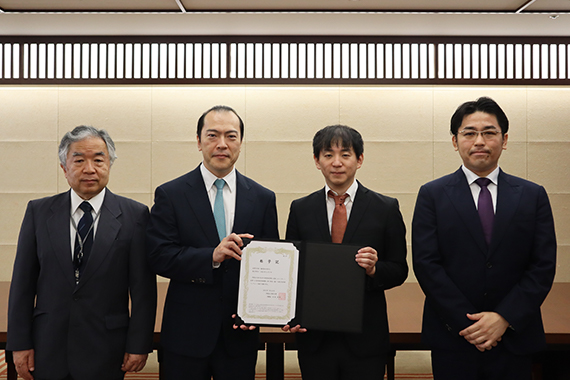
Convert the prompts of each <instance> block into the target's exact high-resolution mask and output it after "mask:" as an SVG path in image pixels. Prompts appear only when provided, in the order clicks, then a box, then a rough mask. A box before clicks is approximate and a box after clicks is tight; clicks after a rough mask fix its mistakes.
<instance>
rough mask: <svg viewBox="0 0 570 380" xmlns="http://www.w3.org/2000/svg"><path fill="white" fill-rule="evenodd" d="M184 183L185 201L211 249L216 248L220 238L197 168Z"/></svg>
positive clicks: (198, 168)
mask: <svg viewBox="0 0 570 380" xmlns="http://www.w3.org/2000/svg"><path fill="white" fill-rule="evenodd" d="M186 183H187V184H188V189H187V191H185V192H184V193H185V195H186V201H187V202H188V205H189V206H190V208H191V209H192V211H193V212H194V215H195V217H196V220H197V222H198V224H199V225H200V227H201V228H202V232H203V233H204V236H206V237H207V238H208V241H209V242H210V245H211V246H212V247H216V246H217V245H218V244H219V243H220V237H219V236H218V229H217V228H216V221H215V219H214V213H213V212H212V206H211V204H210V199H209V198H208V193H207V192H206V185H205V184H204V179H203V178H202V174H201V173H200V167H199V166H198V167H197V168H196V169H194V170H193V171H191V172H190V173H188V176H187V180H186ZM238 194H239V192H238Z"/></svg>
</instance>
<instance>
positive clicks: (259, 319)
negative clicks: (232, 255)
mask: <svg viewBox="0 0 570 380" xmlns="http://www.w3.org/2000/svg"><path fill="white" fill-rule="evenodd" d="M298 267H299V251H298V250H297V248H296V247H295V245H293V243H288V242H268V241H255V240H254V241H251V242H250V243H249V244H248V245H247V246H246V247H245V248H244V249H243V253H242V260H241V266H240V282H239V284H240V285H239V295H238V315H239V316H240V318H241V319H242V320H243V321H244V323H246V324H252V325H255V324H265V325H285V324H287V323H288V322H289V321H290V320H291V319H293V317H295V303H296V298H297V271H298Z"/></svg>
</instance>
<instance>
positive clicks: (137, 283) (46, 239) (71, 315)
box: [6, 126, 156, 380]
mask: <svg viewBox="0 0 570 380" xmlns="http://www.w3.org/2000/svg"><path fill="white" fill-rule="evenodd" d="M115 158H116V155H115V145H114V143H113V140H112V139H111V137H110V136H109V134H108V133H107V132H106V131H104V130H98V129H96V128H93V127H89V126H79V127H76V128H75V129H74V130H73V131H71V132H68V133H66V134H65V136H64V137H63V138H62V140H61V143H60V146H59V159H60V162H61V168H62V169H63V172H64V174H65V178H66V179H67V182H68V183H69V186H70V187H71V189H70V190H69V191H66V192H64V193H61V194H57V195H55V196H51V197H47V198H43V199H38V200H33V201H30V202H29V203H28V207H27V210H26V214H25V216H24V221H23V222H22V227H21V229H20V236H19V239H18V248H17V252H16V260H15V262H14V271H13V275H12V283H11V286H10V299H9V306H8V343H7V347H6V348H7V350H10V351H13V356H14V364H15V365H16V370H17V371H18V374H19V375H20V377H22V378H23V379H25V380H30V379H35V380H41V379H58V380H63V379H65V380H73V379H75V380H91V379H92V380H101V379H106V380H118V379H122V378H123V377H124V374H125V372H137V371H140V370H141V369H142V368H143V367H144V365H145V363H146V359H147V356H148V353H149V352H151V351H152V338H153V332H154V320H155V313H156V277H155V275H154V274H153V272H152V271H151V270H150V267H149V265H148V263H147V260H146V254H145V229H146V224H147V221H148V217H149V211H148V208H147V207H146V206H145V205H142V204H140V203H138V202H135V201H133V200H131V199H128V198H124V197H121V196H118V195H115V194H113V193H112V192H111V191H109V190H108V189H107V188H106V186H107V183H108V182H109V172H110V169H111V165H112V164H113V161H114V160H115ZM129 301H130V306H131V307H130V311H129Z"/></svg>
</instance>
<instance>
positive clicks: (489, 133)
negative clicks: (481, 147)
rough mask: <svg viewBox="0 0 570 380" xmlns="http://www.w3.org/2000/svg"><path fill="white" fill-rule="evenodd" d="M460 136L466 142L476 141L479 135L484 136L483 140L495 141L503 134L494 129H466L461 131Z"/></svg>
mask: <svg viewBox="0 0 570 380" xmlns="http://www.w3.org/2000/svg"><path fill="white" fill-rule="evenodd" d="M459 134H460V135H461V136H463V138H464V139H465V140H470V141H471V140H476V139H477V137H478V136H479V135H481V136H483V138H484V139H485V140H493V139H495V138H496V137H497V136H498V135H500V134H501V132H499V131H497V130H494V129H487V130H485V131H474V130H471V129H464V130H462V131H459Z"/></svg>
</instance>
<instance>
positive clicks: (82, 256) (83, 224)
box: [73, 201, 93, 283]
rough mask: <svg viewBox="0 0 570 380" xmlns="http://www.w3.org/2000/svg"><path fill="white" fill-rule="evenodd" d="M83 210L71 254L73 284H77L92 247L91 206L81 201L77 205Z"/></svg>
mask: <svg viewBox="0 0 570 380" xmlns="http://www.w3.org/2000/svg"><path fill="white" fill-rule="evenodd" d="M79 208H80V209H82V210H83V217H82V218H81V220H80V221H79V224H78V225H77V235H76V237H75V250H74V253H73V266H74V269H75V282H76V283H79V277H80V276H81V271H82V270H83V269H84V268H85V263H86V262H87V259H88V258H89V253H91V246H93V228H92V227H93V215H91V210H93V207H91V204H89V202H87V201H83V203H81V204H80V205H79Z"/></svg>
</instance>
